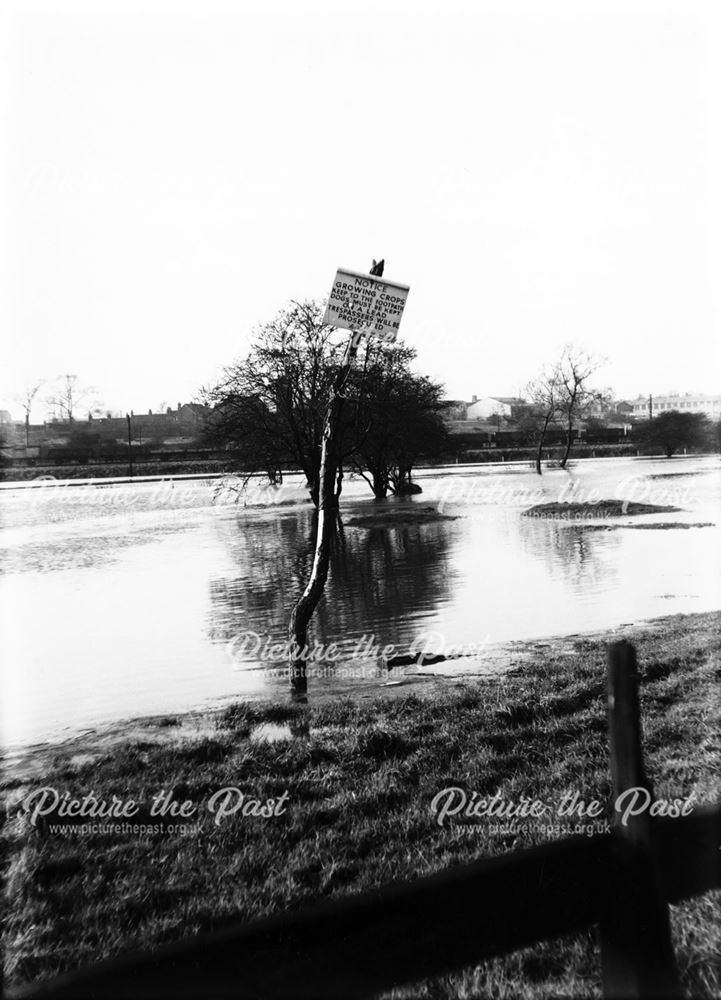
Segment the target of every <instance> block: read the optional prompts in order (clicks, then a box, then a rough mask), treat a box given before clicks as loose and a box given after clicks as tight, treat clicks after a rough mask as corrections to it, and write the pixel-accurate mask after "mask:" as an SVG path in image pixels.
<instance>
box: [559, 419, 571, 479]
mask: <svg viewBox="0 0 721 1000" xmlns="http://www.w3.org/2000/svg"><path fill="white" fill-rule="evenodd" d="M572 443H573V424H572V423H571V422H570V421H569V423H568V429H567V430H566V451H565V453H564V456H563V458H562V459H561V468H562V469H565V468H566V462H567V461H568V456H569V455H570V454H571V444H572Z"/></svg>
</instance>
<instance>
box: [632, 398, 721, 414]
mask: <svg viewBox="0 0 721 1000" xmlns="http://www.w3.org/2000/svg"><path fill="white" fill-rule="evenodd" d="M669 410H678V411H679V413H705V414H706V416H707V417H710V418H711V420H719V419H721V396H708V395H704V394H703V393H691V392H687V393H685V394H684V395H681V394H680V393H672V394H670V395H667V396H654V395H652V396H651V399H650V401H649V397H648V396H639V397H638V398H637V399H634V400H633V416H634V417H637V418H641V419H648V417H649V413H651V412H652V413H653V416H654V417H657V416H658V415H659V414H661V413H667V412H668V411H669Z"/></svg>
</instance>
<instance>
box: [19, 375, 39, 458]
mask: <svg viewBox="0 0 721 1000" xmlns="http://www.w3.org/2000/svg"><path fill="white" fill-rule="evenodd" d="M44 384H45V380H44V379H40V381H39V382H34V383H33V384H32V385H28V386H26V388H25V389H24V391H23V392H22V393H20V394H19V395H18V396H16V397H15V398H16V399H17V400H19V402H20V405H21V406H22V408H23V410H24V411H25V447H26V448H28V447H29V446H30V413H31V412H32V408H33V403H34V402H35V397H36V396H37V394H38V392H39V391H40V389H41V388H42V386H43V385H44Z"/></svg>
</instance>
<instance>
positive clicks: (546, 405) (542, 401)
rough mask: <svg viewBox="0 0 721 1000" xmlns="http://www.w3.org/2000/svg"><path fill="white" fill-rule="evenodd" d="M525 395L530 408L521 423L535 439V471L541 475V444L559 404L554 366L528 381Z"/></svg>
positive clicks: (559, 397)
mask: <svg viewBox="0 0 721 1000" xmlns="http://www.w3.org/2000/svg"><path fill="white" fill-rule="evenodd" d="M526 395H527V396H528V400H529V402H530V404H531V409H530V411H529V413H528V415H527V416H526V417H524V418H523V420H522V423H524V424H526V425H528V426H527V428H526V429H527V431H528V432H529V433H530V434H531V436H532V439H535V443H536V445H537V450H536V472H537V473H538V475H539V476H540V475H541V458H542V457H543V446H544V444H545V441H546V435H547V434H548V428H549V426H550V425H551V424H552V423H553V421H554V420H555V419H556V416H557V415H558V412H559V407H560V405H561V391H560V387H559V383H558V371H557V369H556V368H555V367H554V368H546V369H545V370H544V371H543V372H541V374H540V375H538V376H537V377H536V378H535V379H533V380H532V381H531V382H529V383H528V386H527V388H526Z"/></svg>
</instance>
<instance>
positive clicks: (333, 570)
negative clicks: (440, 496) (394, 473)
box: [208, 510, 455, 663]
mask: <svg viewBox="0 0 721 1000" xmlns="http://www.w3.org/2000/svg"><path fill="white" fill-rule="evenodd" d="M313 522H314V519H313V515H312V511H310V510H294V511H292V512H285V513H283V514H282V515H281V516H280V517H278V516H276V517H274V518H265V517H264V518H263V519H262V520H257V519H252V518H248V517H245V516H243V515H239V516H238V517H237V518H236V519H235V520H234V521H233V522H226V523H224V524H222V525H220V526H219V533H220V535H221V537H222V540H223V544H224V545H225V546H226V548H227V550H228V552H229V553H230V555H231V557H232V561H233V563H234V565H235V566H236V567H237V573H236V574H235V575H229V574H227V573H226V574H225V575H223V576H214V577H211V579H210V580H209V584H208V585H209V592H210V598H211V607H210V620H209V624H208V635H209V636H210V638H211V639H212V640H213V641H214V642H226V643H227V642H230V641H231V640H233V639H237V637H238V635H239V634H240V633H243V634H245V633H251V632H252V633H256V634H257V635H258V636H259V637H260V638H261V639H262V643H263V644H273V645H277V644H282V643H284V642H286V640H287V631H288V620H289V615H290V611H291V609H292V607H293V604H294V603H295V601H296V600H297V598H298V596H299V595H300V593H301V592H302V590H303V588H304V587H305V585H306V582H307V580H308V577H309V575H310V571H311V567H312V562H313V552H314V523H313ZM454 542H455V537H454V533H453V531H449V530H448V524H447V523H440V524H416V525H408V526H402V525H400V526H397V527H396V526H393V527H378V528H370V529H368V528H354V527H348V528H344V527H343V526H342V523H341V525H340V526H339V529H338V530H337V532H336V535H335V541H334V545H333V548H332V552H331V560H330V571H329V575H328V582H327V584H326V590H325V594H324V597H323V599H322V600H321V603H320V604H319V606H318V608H317V610H316V613H315V615H314V617H313V621H312V623H311V632H312V641H314V642H318V643H321V644H322V645H323V646H326V647H327V646H329V645H330V644H336V645H338V646H339V647H340V649H341V650H342V651H344V652H345V653H348V652H349V651H350V650H351V648H354V647H356V646H357V643H358V639H359V637H361V636H363V635H368V634H370V633H372V634H373V636H374V638H375V641H376V642H377V643H378V644H380V645H385V644H386V643H389V642H395V641H397V636H398V631H399V630H400V629H406V628H407V626H408V621H409V618H410V619H412V618H413V617H414V615H416V614H418V613H419V612H420V613H422V612H423V611H424V610H425V609H429V608H436V607H438V606H439V605H442V604H443V603H444V602H447V601H449V600H450V598H451V586H452V578H453V574H452V572H451V571H450V566H449V559H450V555H451V552H452V550H453V546H454ZM247 659H248V662H249V663H252V662H253V657H252V656H249V657H248V658H247Z"/></svg>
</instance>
